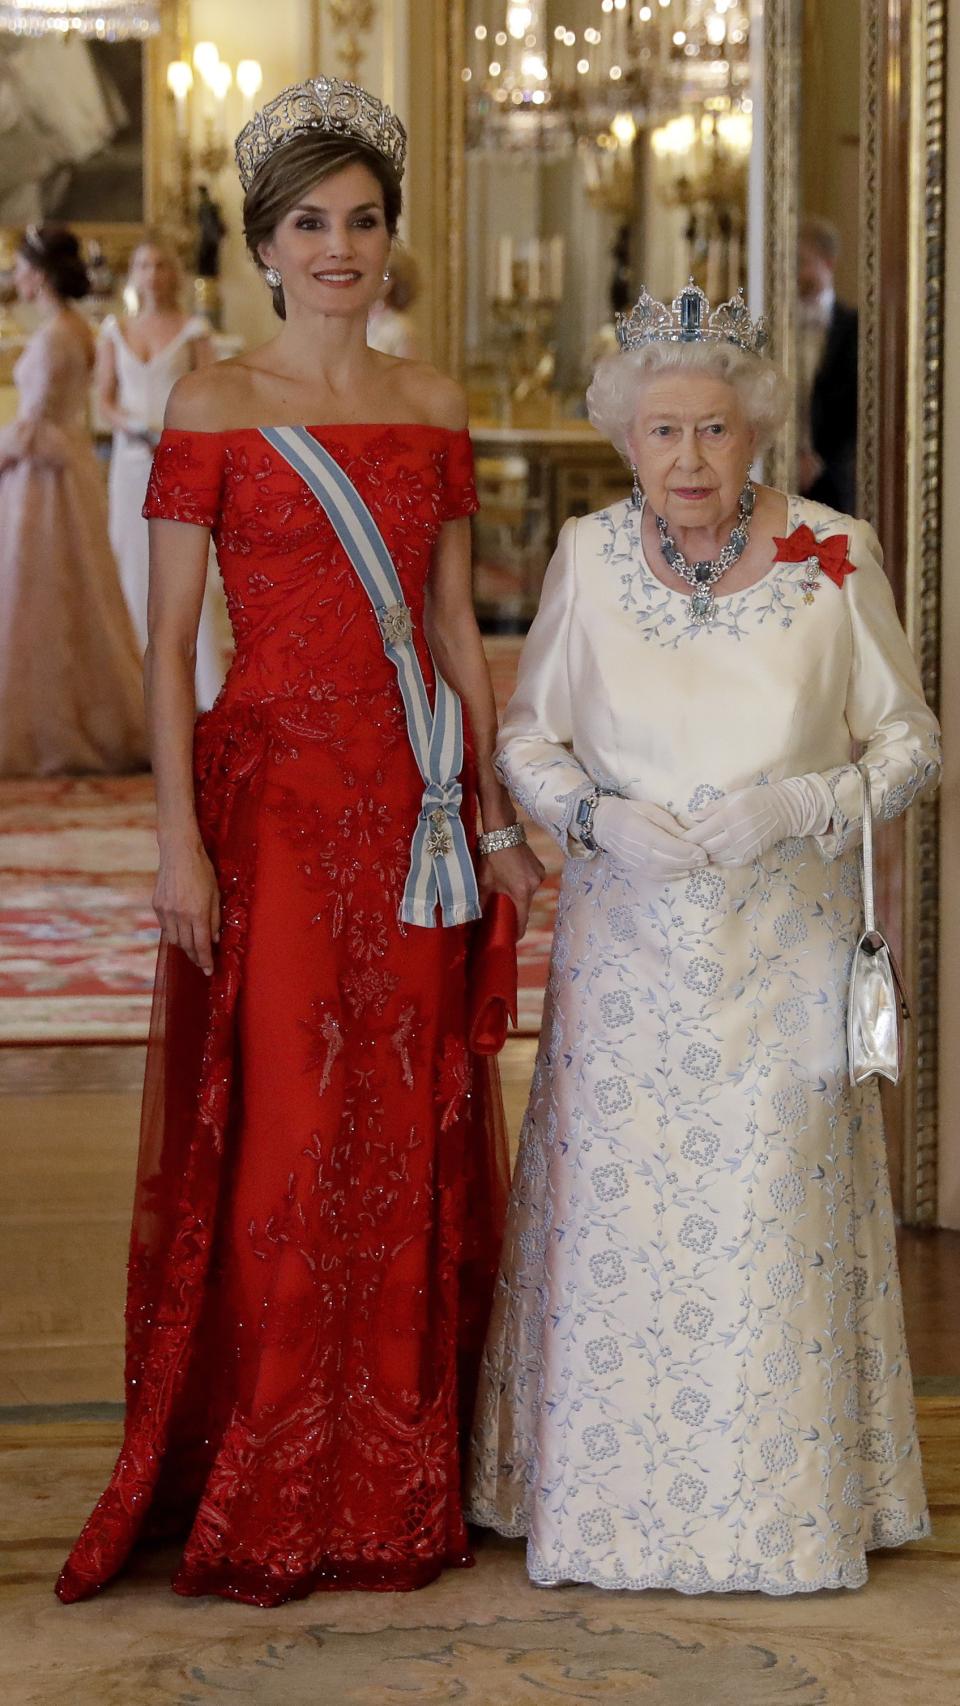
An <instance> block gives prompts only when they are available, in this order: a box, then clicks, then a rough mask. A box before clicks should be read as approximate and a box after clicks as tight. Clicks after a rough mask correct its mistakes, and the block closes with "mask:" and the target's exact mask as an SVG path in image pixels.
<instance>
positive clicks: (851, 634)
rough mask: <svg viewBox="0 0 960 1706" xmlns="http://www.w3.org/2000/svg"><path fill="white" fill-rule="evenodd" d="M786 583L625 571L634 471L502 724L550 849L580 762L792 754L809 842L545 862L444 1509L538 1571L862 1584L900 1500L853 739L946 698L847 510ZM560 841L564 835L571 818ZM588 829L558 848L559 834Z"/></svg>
mask: <svg viewBox="0 0 960 1706" xmlns="http://www.w3.org/2000/svg"><path fill="white" fill-rule="evenodd" d="M801 522H806V523H807V525H808V526H810V527H812V528H813V529H814V532H815V533H816V534H817V536H818V537H824V536H825V535H829V534H834V533H844V534H846V535H848V537H849V555H850V558H851V560H852V561H853V562H854V564H855V565H856V572H855V573H853V574H851V575H849V576H848V577H847V578H846V579H845V580H844V583H843V586H842V588H840V587H837V586H836V585H835V584H834V583H833V582H832V581H830V580H828V579H827V578H826V577H825V576H824V577H821V579H820V582H819V585H818V586H817V589H816V591H815V592H814V593H813V594H812V595H809V594H808V593H807V592H805V590H804V587H803V586H802V584H801V583H802V582H804V581H805V580H806V579H808V577H809V575H810V568H809V566H808V564H807V563H778V564H777V565H775V567H774V568H773V570H772V572H771V573H770V574H768V575H767V576H766V578H765V579H763V580H762V581H761V582H760V583H759V584H757V585H755V586H753V587H752V588H750V589H749V590H747V591H745V592H737V593H732V594H730V595H728V596H726V597H724V596H721V597H720V598H719V604H720V616H719V618H718V620H717V621H716V623H715V624H714V625H713V626H712V627H708V628H700V627H696V626H693V625H692V624H691V623H690V621H689V614H688V613H689V603H688V601H687V600H686V599H685V598H684V596H683V595H682V594H680V593H677V592H674V591H671V590H669V589H667V588H666V587H664V586H663V585H662V583H660V582H659V581H658V580H657V579H656V578H655V576H654V575H653V574H652V572H651V571H650V569H649V567H648V565H647V564H646V562H645V559H644V557H643V552H642V547H641V541H640V517H639V512H638V511H637V510H636V509H635V508H634V507H633V506H632V504H631V503H630V502H626V503H623V504H619V505H616V506H614V507H613V508H611V509H609V510H606V511H604V512H602V513H600V514H597V515H593V516H587V517H585V518H584V519H582V520H579V521H576V522H568V523H567V525H566V527H565V528H564V530H563V532H562V534H561V537H560V543H559V547H558V550H557V552H556V554H555V556H554V559H553V562H552V563H551V565H550V568H549V570H548V573H547V579H546V582H545V586H544V593H543V600H542V603H541V607H540V612H539V615H538V616H537V619H536V621H535V623H534V625H533V628H532V629H531V632H530V636H529V638H528V640H527V643H526V646H525V649H524V653H523V658H522V661H521V666H520V677H519V684H518V687H517V691H516V693H515V695H514V698H513V700H512V702H511V704H510V707H509V709H508V712H507V716H506V721H505V724H504V728H503V731H502V735H501V747H500V758H499V764H500V768H501V771H502V774H503V776H504V778H505V780H506V781H507V782H508V783H509V786H510V788H511V791H512V792H513V793H514V795H515V796H516V798H517V799H518V800H519V801H520V803H521V804H522V805H523V806H524V807H525V808H526V810H527V811H528V812H529V813H530V814H531V816H533V817H534V818H536V819H537V820H538V821H539V822H541V823H542V824H544V825H546V827H547V828H549V829H550V830H551V831H552V832H553V833H554V834H555V835H556V837H557V839H558V840H559V841H560V842H561V845H564V846H567V831H568V829H569V825H570V820H571V815H572V812H573V809H574V803H575V801H576V798H577V796H578V794H579V793H580V791H582V789H583V787H584V785H585V773H586V774H587V775H588V776H589V777H592V778H593V779H594V780H595V781H596V782H598V783H600V784H601V785H603V786H606V787H611V788H614V789H616V790H618V791H620V792H622V793H623V794H625V795H627V796H628V797H631V798H634V799H643V800H650V801H654V802H655V803H656V804H658V805H660V806H663V807H665V808H666V809H667V810H669V811H671V812H673V813H674V814H675V815H676V817H677V818H678V819H679V821H680V822H681V823H683V824H688V823H689V822H690V821H691V819H692V817H693V814H695V813H696V812H697V811H698V810H700V809H702V808H703V807H704V806H705V805H706V804H708V803H709V802H710V801H713V800H717V799H719V798H721V797H722V796H723V795H724V794H725V793H729V792H731V791H733V790H734V789H737V788H742V787H745V786H749V785H751V784H756V783H762V782H764V781H765V780H768V781H774V780H778V779H780V778H782V777H786V776H796V775H803V774H804V773H805V772H808V771H819V772H821V773H823V774H825V775H826V776H827V778H828V781H829V783H830V786H831V788H832V790H833V794H834V799H835V805H836V810H835V814H834V819H833V823H832V825H831V830H830V833H829V834H828V835H826V836H824V837H822V838H819V840H815V839H794V840H789V841H784V842H781V843H780V844H779V845H778V846H777V847H776V848H774V849H773V850H772V851H771V852H769V853H768V854H766V855H765V856H764V857H763V858H761V859H758V860H757V861H756V862H755V863H754V864H752V865H750V866H749V867H747V868H745V869H721V868H719V867H714V866H707V867H705V868H704V869H702V870H698V871H696V872H694V873H693V874H692V875H690V876H689V877H687V878H684V879H680V880H677V881H673V882H668V883H665V884H657V883H656V882H651V881H645V880H643V879H642V878H639V877H637V876H635V875H632V874H630V873H628V872H625V871H623V870H622V869H620V868H618V867H616V866H615V865H614V863H613V862H612V861H611V860H609V859H608V858H607V857H605V856H603V855H601V856H599V857H597V858H594V859H587V858H584V857H582V856H581V857H571V858H569V859H568V860H567V864H566V868H565V873H564V880H563V888H562V893H561V897H560V903H559V911H558V920H557V931H556V938H555V942H554V949H553V958H552V962H551V969H550V977H549V985H548V993H547V1002H546V1008H545V1012H544V1020H543V1031H542V1036H541V1042H540V1049H539V1054H538V1059H537V1065H536V1070H535V1073H534V1078H533V1087H532V1091H531V1098H530V1105H529V1109H528V1112H527V1117H526V1120H525V1123H524V1128H523V1133H522V1136H521V1143H520V1153H519V1158H518V1162H517V1168H516V1174H515V1178H514V1184H513V1192H512V1198H511V1208H510V1218H509V1224H508V1229H507V1237H506V1242H505V1248H504V1255H503V1261H502V1268H501V1274H500V1278H499V1282H498V1287H497V1297H496V1302H495V1307H494V1315H493V1321H492V1325H491V1329H490V1334H489V1338H488V1342H487V1348H486V1353H485V1359H484V1367H483V1371H482V1375H481V1384H480V1393H479V1400H478V1408H477V1415H476V1424H475V1437H474V1446H473V1458H472V1466H471V1472H470V1483H469V1489H468V1501H467V1511H468V1515H469V1516H470V1517H471V1519H472V1520H473V1521H475V1522H479V1523H482V1524H485V1525H487V1526H490V1527H493V1528H496V1529H498V1530H500V1532H501V1533H504V1534H508V1535H520V1534H525V1535H527V1536H528V1537H529V1538H528V1567H529V1570H530V1574H531V1576H532V1577H533V1579H534V1580H535V1581H537V1582H544V1583H553V1582H560V1581H566V1580H576V1581H588V1582H594V1583H597V1584H599V1585H600V1586H602V1587H610V1588H677V1589H680V1590H681V1591H684V1592H689V1593H705V1592H710V1591H719V1590H728V1591H729V1590H740V1589H757V1590H760V1591H763V1592H766V1593H773V1594H782V1593H793V1592H798V1591H812V1590H815V1589H818V1588H827V1587H840V1586H846V1587H856V1586H858V1585H859V1584H860V1583H862V1582H863V1581H864V1580H865V1577H866V1557H865V1554H866V1552H867V1551H868V1550H869V1549H870V1548H871V1547H878V1546H889V1545H895V1544H898V1543H899V1542H902V1541H906V1540H911V1539H914V1538H916V1537H918V1536H920V1535H922V1534H924V1533H925V1532H926V1531H927V1527H928V1519H927V1510H926V1500H925V1497H924V1489H923V1482H922V1476H921V1466H920V1457H919V1452H918V1446H917V1436H916V1427H915V1418H914V1407H913V1395H912V1389H911V1379H910V1369H909V1364H908V1360H907V1353H906V1346H905V1341H904V1330H903V1319H902V1310H901V1296H900V1284H899V1278H898V1274H897V1266H896V1253H895V1241H894V1222H893V1214H892V1209H891V1201H890V1191H889V1181H888V1174H887V1161H886V1153H885V1146H884V1134H883V1125H882V1120H881V1113H880V1099H879V1095H878V1091H877V1087H876V1084H875V1083H871V1084H870V1085H868V1086H867V1087H866V1088H864V1089H861V1090H852V1089H851V1088H850V1084H849V1080H848V1076H847V1060H846V1038H845V1009H846V996H847V983H848V972H849V966H850V959H851V951H852V948H853V944H854V942H855V939H856V937H857V935H858V933H859V930H860V927H861V926H860V920H861V896H860V881H859V869H858V857H857V853H856V848H857V845H858V842H859V839H860V816H859V779H858V776H857V772H856V770H855V768H854V767H853V766H852V765H851V763H850V759H851V754H852V752H853V750H854V748H855V746H856V745H858V743H862V744H863V745H864V747H865V757H866V761H867V763H868V765H869V768H870V773H871V781H872V790H873V802H874V809H875V812H876V813H877V814H878V815H879V817H880V818H881V819H885V818H892V817H895V816H896V815H897V814H898V813H899V812H901V811H903V810H904V809H905V808H906V806H907V805H909V803H910V801H911V800H912V799H913V797H914V795H915V794H916V793H917V792H918V791H919V790H920V789H921V788H922V787H924V786H925V785H926V784H927V783H928V782H933V781H934V780H935V778H936V776H937V774H938V769H939V758H938V741H937V735H938V731H937V725H936V721H935V719H934V717H933V716H932V714H931V713H930V712H929V711H928V709H927V707H926V706H925V704H924V702H923V698H922V695H921V691H920V684H919V679H918V676H917V671H916V668H915V665H914V662H913V659H912V657H911V655H910V651H909V648H908V646H907V642H906V639H905V637H904V634H903V631H902V629H901V628H900V625H899V623H898V621H897V618H896V613H895V609H894V603H893V597H892V594H891V591H890V586H889V583H888V581H887V579H886V577H885V575H884V573H883V569H882V567H881V561H880V553H879V547H878V545H877V542H876V539H875V537H874V535H873V533H872V532H871V530H870V529H869V527H867V526H866V524H865V523H863V522H859V521H852V520H851V519H850V518H849V517H844V516H838V515H836V514H835V513H834V512H833V511H831V510H827V509H825V508H824V507H823V506H821V505H818V504H813V503H809V502H805V501H803V500H801V499H796V498H792V499H791V500H790V515H789V527H790V529H793V528H794V527H796V526H797V525H798V524H799V523H801ZM567 850H568V851H570V852H575V851H576V848H575V847H574V846H568V847H567ZM580 852H581V854H582V849H580Z"/></svg>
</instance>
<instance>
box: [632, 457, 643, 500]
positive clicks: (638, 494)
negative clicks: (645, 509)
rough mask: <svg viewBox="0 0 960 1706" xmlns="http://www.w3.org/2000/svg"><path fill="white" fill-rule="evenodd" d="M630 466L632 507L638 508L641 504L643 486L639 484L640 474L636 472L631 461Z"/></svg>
mask: <svg viewBox="0 0 960 1706" xmlns="http://www.w3.org/2000/svg"><path fill="white" fill-rule="evenodd" d="M630 468H631V472H632V474H633V507H634V509H640V508H641V506H642V504H643V487H642V486H641V484H640V475H639V474H638V473H637V470H636V468H635V467H634V465H633V463H632V462H631V464H630Z"/></svg>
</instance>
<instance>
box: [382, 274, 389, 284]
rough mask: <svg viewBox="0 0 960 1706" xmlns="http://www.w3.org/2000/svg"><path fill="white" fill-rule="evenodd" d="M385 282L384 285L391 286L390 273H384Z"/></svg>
mask: <svg viewBox="0 0 960 1706" xmlns="http://www.w3.org/2000/svg"><path fill="white" fill-rule="evenodd" d="M383 282H384V284H389V283H390V274H389V273H388V272H385V273H384V275H383Z"/></svg>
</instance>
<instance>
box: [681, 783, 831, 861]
mask: <svg viewBox="0 0 960 1706" xmlns="http://www.w3.org/2000/svg"><path fill="white" fill-rule="evenodd" d="M832 817H833V795H832V794H831V792H830V789H829V788H828V786H827V784H826V782H825V781H824V779H823V777H822V776H817V775H815V774H811V775H809V776H788V777H787V779H786V780H785V781H783V782H768V783H766V784H765V785H762V786H760V787H756V788H740V789H738V791H737V792H736V793H735V794H728V795H727V798H726V799H725V800H719V801H718V802H717V804H716V805H715V806H708V807H707V809H706V811H703V812H701V813H700V814H699V816H698V817H697V819H696V821H695V822H694V823H693V824H691V826H690V828H689V829H688V830H687V831H686V832H685V834H686V839H687V840H689V841H690V842H692V843H694V844H696V845H697V846H698V847H702V848H703V850H704V852H705V853H706V855H707V857H708V858H709V860H710V863H711V865H751V864H752V863H753V861H754V859H759V858H760V855H761V854H762V853H766V852H768V851H769V849H770V848H771V847H775V846H776V844H777V842H778V841H785V840H786V838H787V837H788V836H805V835H825V834H826V832H827V830H828V829H829V827H830V821H831V818H832Z"/></svg>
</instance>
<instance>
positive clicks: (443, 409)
mask: <svg viewBox="0 0 960 1706" xmlns="http://www.w3.org/2000/svg"><path fill="white" fill-rule="evenodd" d="M397 366H398V367H402V368H404V369H405V372H404V373H403V375H402V376H400V379H399V382H400V384H401V385H402V387H403V390H404V393H405V397H406V400H407V403H408V404H409V406H410V407H411V408H414V409H416V411H417V413H418V414H422V415H424V416H425V417H426V419H427V421H428V422H429V424H430V426H437V427H446V428H448V429H449V430H450V431H451V432H459V431H461V430H462V428H463V427H465V426H466V424H467V393H466V392H465V390H464V389H463V386H462V385H458V383H457V381H456V380H455V379H451V378H450V376H449V374H447V373H441V372H440V370H439V368H436V367H433V366H432V365H431V363H430V362H428V361H402V362H401V361H398V362H397Z"/></svg>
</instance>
